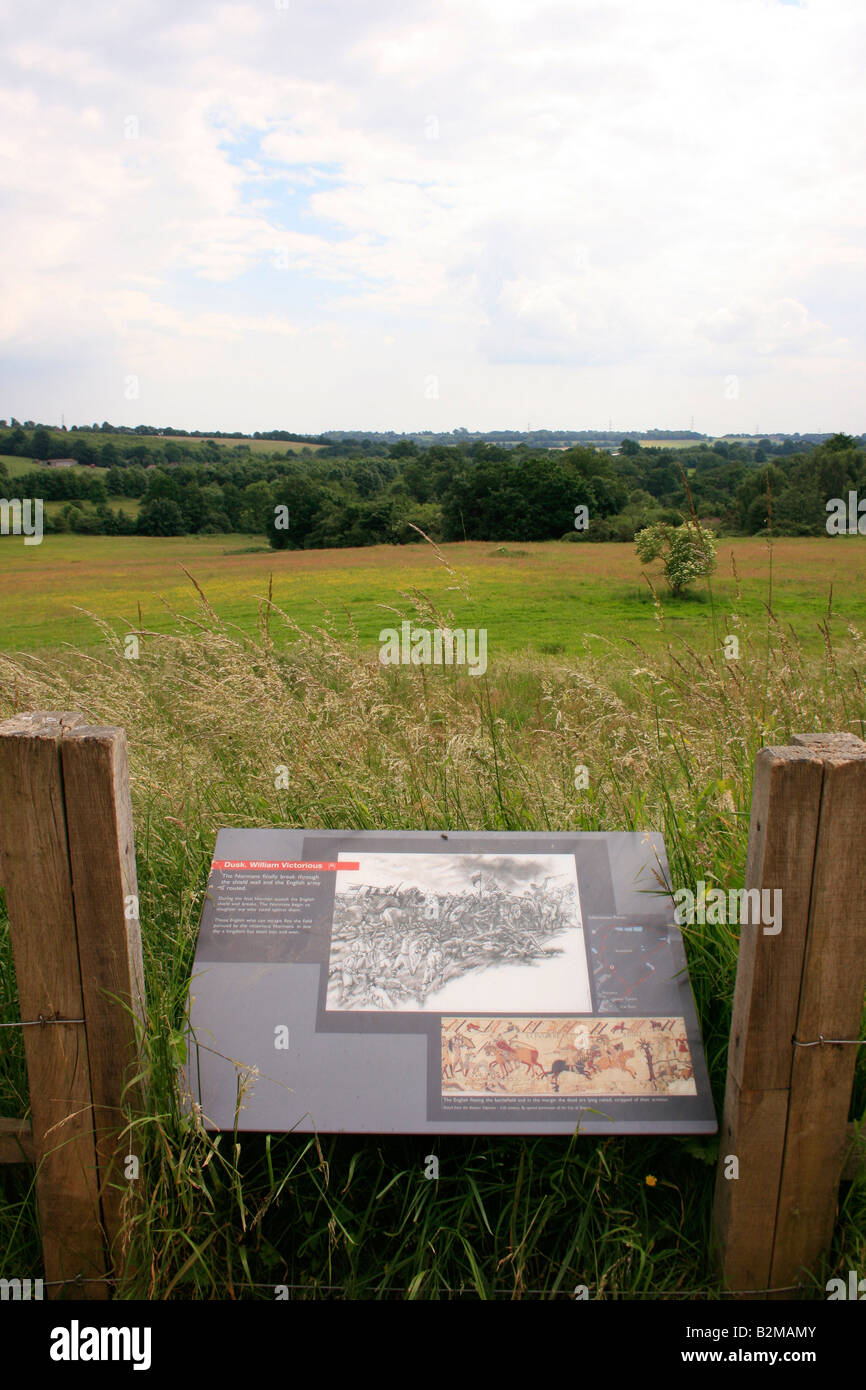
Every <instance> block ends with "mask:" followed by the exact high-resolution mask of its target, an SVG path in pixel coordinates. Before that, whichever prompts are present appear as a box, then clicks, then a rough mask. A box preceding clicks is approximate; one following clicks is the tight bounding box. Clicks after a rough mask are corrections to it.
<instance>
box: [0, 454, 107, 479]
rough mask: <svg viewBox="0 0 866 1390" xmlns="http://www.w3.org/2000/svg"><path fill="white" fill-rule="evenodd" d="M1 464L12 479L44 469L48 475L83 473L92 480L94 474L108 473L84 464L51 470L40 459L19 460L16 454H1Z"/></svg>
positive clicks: (59, 455) (60, 456)
mask: <svg viewBox="0 0 866 1390" xmlns="http://www.w3.org/2000/svg"><path fill="white" fill-rule="evenodd" d="M57 457H58V458H63V457H64V455H63V454H58V455H57ZM0 462H2V463H5V465H6V472H7V473H8V474H9V477H10V478H21V477H23V475H24V474H25V473H32V472H33V471H34V469H37V468H44V469H45V471H46V473H83V474H86V475H87V476H88V477H89V478H92V477H93V475H94V473H96V474H97V476H98V475H99V474H105V473H107V472H108V469H107V468H95V467H94V468H90V467H89V466H85V465H84V464H74V465H73V466H72V467H71V468H49V467H48V465H47V464H45V463H40V462H39V460H38V459H22V458H17V457H16V456H15V455H14V454H0Z"/></svg>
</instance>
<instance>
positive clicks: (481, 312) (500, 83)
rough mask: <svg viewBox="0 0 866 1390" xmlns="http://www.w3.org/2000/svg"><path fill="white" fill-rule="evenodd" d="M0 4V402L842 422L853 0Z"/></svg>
mask: <svg viewBox="0 0 866 1390" xmlns="http://www.w3.org/2000/svg"><path fill="white" fill-rule="evenodd" d="M0 15H2V16H3V26H2V34H0V39H2V42H0V160H2V165H0V199H2V219H0V227H2V250H3V255H2V261H0V267H2V268H0V275H2V279H3V285H2V294H0V354H2V355H0V369H2V377H0V417H2V416H5V417H6V418H7V419H8V418H9V416H11V415H14V416H16V417H17V418H18V419H20V420H24V419H30V418H32V419H40V420H43V421H47V422H57V423H59V421H60V417H61V413H63V414H65V417H66V423H67V425H69V424H71V423H89V422H91V421H94V420H96V421H102V420H103V419H108V420H110V421H111V422H112V423H116V424H130V425H132V424H138V423H142V422H144V423H148V424H156V425H159V424H173V425H176V426H180V427H186V428H202V429H208V428H212V429H231V428H237V429H240V430H244V431H252V430H255V429H261V430H265V429H269V428H283V429H289V430H296V431H299V432H302V431H319V430H322V429H328V428H334V429H338V428H339V429H342V428H353V429H354V428H357V429H363V428H367V429H396V430H404V429H451V428H453V427H455V426H464V427H466V428H468V429H492V428H497V427H502V428H517V429H525V428H526V427H527V426H528V425H531V426H532V427H534V428H540V427H549V428H559V427H566V426H567V427H572V428H601V427H604V428H607V426H608V422H609V421H612V423H613V427H614V428H615V429H622V430H625V429H628V428H633V429H645V428H652V427H654V426H655V427H660V428H665V429H673V428H678V427H682V426H685V427H688V426H689V425H690V423H691V422H692V418H693V419H694V427H695V428H696V429H699V430H702V431H706V432H707V433H726V432H733V431H743V432H748V433H752V432H755V431H758V432H770V431H772V430H784V431H795V430H799V431H803V432H805V431H808V430H836V429H844V430H847V431H851V432H855V433H859V432H860V431H862V430H864V429H866V419H864V409H863V400H864V365H866V342H864V285H866V236H864V224H866V196H864V181H866V151H864V144H866V119H864V118H866V109H864V108H866V96H864V92H866V83H864V77H863V72H864V58H866V6H864V4H863V0H801V3H799V4H798V3H795V2H794V0H598V2H596V0H561V3H549V4H545V3H534V0H454V3H451V0H439V2H438V3H435V2H434V3H426V4H425V3H418V2H417V0H277V3H275V0H243V3H227V4H219V3H211V2H210V0H208V3H204V0H180V2H179V0H136V2H135V3H134V4H117V3H116V0H112V3H110V4H109V3H107V0H90V3H88V2H87V0H83V2H82V3H78V4H76V5H63V4H58V3H57V0H51V3H44V2H43V0H27V4H21V3H17V4H13V3H7V0H0ZM136 393H137V394H136Z"/></svg>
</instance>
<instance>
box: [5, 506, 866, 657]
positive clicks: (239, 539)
mask: <svg viewBox="0 0 866 1390" xmlns="http://www.w3.org/2000/svg"><path fill="white" fill-rule="evenodd" d="M112 505H116V503H113V504H112ZM503 549H504V551H505V553H504V554H501V553H499V547H497V546H496V545H495V544H494V543H490V542H469V543H463V544H455V545H446V546H443V547H442V550H441V554H442V555H443V558H444V560H445V561H447V564H448V565H449V566H451V567H452V568H453V569H454V570H455V571H457V572H458V573H457V574H456V575H453V574H451V573H449V571H448V569H446V568H445V566H444V564H443V563H442V561H440V560H439V559H438V558H437V555H436V553H435V552H434V550H433V549H432V548H431V547H430V546H429V545H427V544H419V545H412V546H370V547H368V548H364V549H356V550H306V551H282V552H277V551H271V550H269V549H268V548H267V547H266V546H265V545H264V542H263V540H262V537H261V536H249V537H245V536H193V537H177V538H170V539H161V538H155V537H145V536H141V537H135V536H134V537H112V536H46V537H45V538H44V540H43V542H42V544H41V545H39V546H24V545H23V543H22V541H21V540H20V539H18V538H17V537H12V536H9V537H0V649H5V650H7V651H8V650H27V649H37V648H44V647H51V646H57V645H60V644H61V643H65V642H73V643H75V644H76V645H87V644H88V643H91V642H95V641H98V640H99V637H98V633H97V632H96V629H95V628H94V627H93V625H92V623H91V622H90V621H89V620H88V619H87V618H86V617H85V616H84V614H83V613H81V612H80V611H77V610H79V609H86V610H88V611H89V612H91V613H94V614H96V615H97V616H99V617H100V618H103V619H106V620H108V621H109V622H111V623H112V624H114V625H115V626H116V627H117V629H118V630H120V629H121V628H122V629H124V630H129V629H130V628H132V627H137V625H138V610H139V605H140V608H141V621H142V624H143V626H144V627H146V628H147V627H150V628H153V629H157V630H160V631H170V630H171V629H172V627H173V626H174V619H173V618H172V615H171V613H170V612H169V611H168V610H167V608H166V604H168V605H170V607H172V608H174V609H176V610H177V611H179V612H181V613H183V614H186V615H193V614H194V613H195V611H196V602H197V596H196V593H195V590H194V588H193V586H192V584H191V583H190V581H189V580H188V579H187V577H186V576H185V575H184V573H183V570H182V569H181V565H184V566H186V568H187V569H188V570H189V571H190V573H191V574H192V575H193V576H194V577H195V579H196V581H197V582H198V583H199V584H200V585H201V587H202V589H203V590H204V592H205V594H206V596H207V598H208V600H209V601H210V603H211V604H212V605H213V607H214V608H215V609H216V611H217V612H218V613H219V614H220V616H221V617H222V618H223V619H225V620H226V621H228V622H231V623H234V624H237V625H238V626H239V627H240V628H241V629H243V630H245V631H251V630H253V628H254V627H255V624H256V622H257V610H258V600H259V599H261V598H264V597H265V596H266V594H267V591H268V582H269V577H270V576H271V575H272V576H273V597H274V602H275V603H276V604H278V605H279V606H280V607H282V608H283V609H284V610H285V611H286V612H287V613H288V614H289V615H290V616H291V617H292V618H293V619H294V620H295V621H296V622H297V623H298V624H299V625H300V626H301V627H303V628H304V629H306V630H310V629H312V628H313V627H315V626H317V625H320V624H322V623H323V621H324V620H325V619H326V615H327V614H329V613H330V614H331V615H332V616H333V620H334V622H335V623H336V625H337V627H338V628H339V629H340V630H343V631H345V630H347V629H348V626H349V616H348V615H351V621H352V622H353V623H354V625H355V627H356V629H357V631H358V633H359V636H360V639H361V641H362V642H363V643H364V644H365V645H368V646H372V645H374V644H375V643H377V641H378V633H379V631H380V630H381V629H382V628H383V627H389V626H392V625H396V624H398V623H399V621H400V618H401V616H407V617H411V616H413V615H414V610H413V609H412V603H411V593H410V591H412V590H417V591H420V592H422V593H423V594H425V595H427V596H428V597H429V599H430V600H431V601H432V602H433V603H434V604H436V605H437V607H439V608H440V609H441V610H442V611H446V610H449V609H450V610H451V611H452V613H453V617H454V623H455V625H457V626H461V627H476V628H481V627H483V628H486V629H487V632H488V647H489V652H490V658H489V659H490V660H491V661H492V660H493V659H494V657H495V653H496V651H497V650H498V651H501V652H510V651H516V650H519V649H525V648H534V649H535V650H536V651H542V652H543V651H562V652H564V653H568V654H574V655H577V654H578V653H580V652H581V651H583V650H585V648H586V646H587V645H588V646H589V648H590V649H591V650H593V651H595V652H600V651H602V650H603V649H604V648H605V644H606V643H607V642H609V641H614V642H617V643H620V644H622V643H623V642H624V640H625V639H626V638H632V639H634V640H636V641H638V642H640V643H642V644H645V645H647V646H649V647H658V646H659V645H662V644H664V643H666V642H668V641H670V640H675V639H676V638H679V637H682V638H685V639H686V640H688V641H689V642H690V643H692V644H694V645H695V646H696V647H697V649H698V650H706V649H707V648H708V646H709V645H710V644H711V643H712V642H713V641H714V637H713V623H714V613H715V624H716V638H715V640H716V641H720V640H721V637H723V636H724V635H725V634H726V633H727V632H729V631H731V630H734V631H735V630H736V628H735V627H734V626H733V625H732V623H731V621H730V618H729V615H730V614H737V615H738V616H739V617H740V618H741V619H743V620H744V621H750V622H752V623H754V622H760V623H762V622H764V621H765V619H766V607H765V604H766V601H767V596H768V586H769V577H770V551H769V549H768V547H767V545H766V543H765V542H764V541H762V540H757V539H751V538H750V539H742V540H740V539H737V540H726V541H723V542H721V543H720V546H719V567H718V573H717V574H716V575H715V576H714V579H713V588H712V594H713V600H712V603H711V601H710V599H709V598H708V596H707V593H706V590H705V589H704V590H703V591H702V590H700V589H697V590H696V592H695V594H694V596H693V597H686V598H683V599H679V600H676V601H675V600H673V599H671V598H670V597H669V596H668V595H667V593H666V591H665V588H664V585H663V583H660V582H657V589H658V592H659V594H660V596H661V598H662V604H663V611H664V626H663V628H660V626H659V623H658V622H657V619H656V614H655V610H654V606H653V601H652V596H651V594H650V591H649V588H648V586H647V584H646V581H645V580H644V579H643V578H642V577H641V566H640V563H639V561H638V559H637V557H636V555H635V553H634V547H633V546H631V545H612V544H608V545H593V544H589V543H579V544H567V543H564V542H556V541H551V542H546V543H544V544H531V543H529V544H525V545H519V546H518V545H508V546H505V547H503ZM244 552H247V553H244ZM732 557H733V560H734V563H735V564H736V570H737V573H738V575H739V583H737V581H736V580H735V577H734V574H733V571H732V568H731V561H732ZM772 569H773V610H774V612H775V614H776V615H777V617H778V618H779V619H780V620H781V621H782V622H783V623H784V624H785V625H787V624H791V626H792V627H793V629H794V631H795V632H796V633H797V635H798V636H799V637H800V639H801V640H802V641H803V644H804V646H805V647H806V648H807V650H810V651H818V650H820V648H821V647H822V645H823V637H822V634H821V632H820V630H819V626H818V624H819V623H820V622H821V621H822V620H823V618H824V615H825V613H826V610H827V604H828V596H829V592H830V586H831V584H832V586H833V613H834V615H835V617H836V619H837V620H840V619H844V620H845V621H846V622H849V623H854V624H855V625H856V626H857V627H858V628H859V629H861V630H862V629H864V627H866V540H863V539H861V538H860V537H835V538H831V537H827V538H826V539H825V538H823V537H822V538H816V539H812V538H803V539H799V538H798V539H785V540H779V541H777V542H776V543H775V545H774V547H773V551H772ZM460 584H462V585H463V586H464V587H465V588H466V589H467V591H468V597H464V596H463V594H462V593H461V592H460V589H459V588H458V587H455V586H457V585H460ZM738 588H739V591H740V593H739V597H738V596H737V591H738ZM163 600H164V602H163ZM275 630H276V631H279V626H278V624H276V623H275Z"/></svg>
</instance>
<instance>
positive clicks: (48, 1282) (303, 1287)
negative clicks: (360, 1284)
mask: <svg viewBox="0 0 866 1390" xmlns="http://www.w3.org/2000/svg"><path fill="white" fill-rule="evenodd" d="M123 1282H124V1281H123V1280H122V1279H116V1278H113V1277H111V1276H110V1275H103V1276H99V1275H93V1276H84V1275H76V1276H75V1277H74V1278H73V1279H43V1280H42V1285H43V1287H44V1288H46V1289H49V1288H57V1287H60V1286H63V1287H66V1288H69V1287H78V1286H79V1285H81V1284H114V1285H119V1284H122V1283H123ZM239 1287H240V1288H241V1289H271V1290H274V1289H287V1290H290V1291H292V1292H299V1291H300V1292H303V1293H346V1292H347V1291H348V1288H349V1286H348V1284H284V1283H280V1282H279V1281H275V1282H272V1283H268V1284H259V1283H247V1284H242V1285H240V1286H239ZM578 1287H581V1286H580V1285H578ZM807 1287H808V1286H807V1285H806V1284H780V1285H779V1286H778V1287H776V1288H772V1289H717V1290H714V1289H708V1288H702V1289H658V1290H650V1289H647V1290H640V1291H638V1290H632V1289H605V1290H604V1293H605V1294H614V1295H616V1296H623V1297H630V1298H635V1299H641V1298H695V1297H699V1296H702V1295H703V1296H706V1295H707V1294H710V1293H718V1295H719V1297H720V1298H743V1297H745V1296H748V1295H750V1294H768V1293H795V1292H797V1291H798V1290H800V1289H805V1288H807ZM416 1291H417V1290H416ZM587 1291H589V1286H587ZM383 1292H387V1293H411V1292H413V1290H412V1289H410V1288H396V1289H395V1288H389V1289H386V1290H384V1291H383ZM437 1292H438V1293H455V1294H471V1293H473V1292H474V1293H477V1290H472V1289H466V1288H460V1289H453V1288H450V1287H448V1286H447V1285H443V1286H442V1287H440V1288H439V1289H437ZM512 1292H515V1291H514V1290H508V1289H502V1290H501V1291H500V1292H499V1294H497V1291H496V1290H490V1294H492V1295H493V1297H497V1296H502V1295H505V1294H509V1293H512ZM519 1292H520V1293H522V1294H548V1293H551V1292H552V1293H555V1294H560V1293H561V1294H563V1296H567V1297H569V1298H571V1297H573V1294H572V1293H569V1292H568V1290H566V1289H553V1290H551V1289H521V1290H519Z"/></svg>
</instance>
